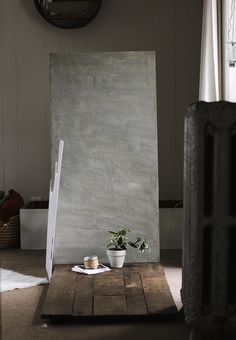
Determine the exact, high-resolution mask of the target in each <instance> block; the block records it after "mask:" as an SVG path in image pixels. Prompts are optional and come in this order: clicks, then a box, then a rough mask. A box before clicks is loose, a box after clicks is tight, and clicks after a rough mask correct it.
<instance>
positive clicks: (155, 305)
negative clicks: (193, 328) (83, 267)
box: [41, 263, 178, 319]
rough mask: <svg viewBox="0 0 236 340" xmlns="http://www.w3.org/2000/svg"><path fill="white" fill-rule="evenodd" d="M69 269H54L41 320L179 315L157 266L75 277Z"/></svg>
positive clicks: (66, 267) (128, 268)
mask: <svg viewBox="0 0 236 340" xmlns="http://www.w3.org/2000/svg"><path fill="white" fill-rule="evenodd" d="M71 267H72V265H56V266H55V269H54V271H53V276H52V280H51V283H50V285H49V287H48V291H47V294H46V297H45V300H44V303H43V308H42V312H41V317H42V318H47V319H58V318H69V319H88V318H89V319H99V318H111V317H112V318H122V319H123V318H137V317H147V318H151V317H155V316H156V317H160V316H166V317H168V316H174V315H176V314H177V313H178V311H177V308H176V306H175V303H174V301H173V298H172V295H171V293H170V290H169V286H168V284H167V281H166V278H165V275H164V271H163V268H162V266H161V265H160V264H157V263H142V264H128V265H126V266H125V267H124V268H122V269H112V270H111V271H110V272H105V273H101V274H96V275H84V274H79V273H75V272H72V271H71Z"/></svg>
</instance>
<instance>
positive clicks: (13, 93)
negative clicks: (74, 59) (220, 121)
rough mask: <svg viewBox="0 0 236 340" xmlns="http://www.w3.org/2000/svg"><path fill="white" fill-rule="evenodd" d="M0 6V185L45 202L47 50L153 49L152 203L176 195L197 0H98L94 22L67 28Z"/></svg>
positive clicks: (25, 8)
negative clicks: (155, 159)
mask: <svg viewBox="0 0 236 340" xmlns="http://www.w3.org/2000/svg"><path fill="white" fill-rule="evenodd" d="M0 6H1V11H0V22H1V30H0V31H1V32H0V46H1V58H2V63H1V65H2V66H1V72H0V77H1V79H0V83H1V86H2V91H1V92H2V93H1V95H2V100H1V102H0V111H1V112H0V124H1V127H0V131H2V133H1V138H0V150H1V151H0V156H1V159H3V161H2V162H1V166H0V184H1V183H2V182H3V183H2V187H5V189H6V190H8V189H9V188H10V187H12V188H15V189H16V190H19V191H20V192H21V194H22V195H23V196H24V198H25V199H26V200H28V199H29V198H30V197H31V196H42V197H44V198H47V197H48V187H49V178H50V148H51V147H50V120H49V117H50V109H49V107H50V105H49V54H50V53H54V52H55V53H74V52H75V53H76V52H83V51H135V50H136V51H137V50H138V51H139V50H155V51H156V52H157V75H158V77H157V107H158V109H157V114H158V129H159V175H160V198H161V199H162V200H165V199H180V198H182V172H183V116H184V114H185V111H186V107H187V105H189V103H191V102H194V101H196V100H197V99H198V76H199V60H200V58H199V57H200V38H201V16H202V15H201V10H202V0H200V1H199V0H192V1H189V0H166V1H162V0H139V1H136V0H119V1H117V0H104V1H103V5H102V8H101V10H100V12H99V14H98V16H97V17H96V18H95V19H94V21H93V22H91V23H90V24H89V25H88V26H86V27H84V28H81V29H75V30H63V29H59V28H57V27H53V26H52V25H49V24H47V23H46V22H45V21H44V19H43V18H41V17H40V15H39V14H38V12H37V10H36V9H35V8H34V3H33V1H28V0H14V1H9V0H0ZM1 169H2V170H1ZM1 173H2V174H3V173H5V178H3V175H2V174H1Z"/></svg>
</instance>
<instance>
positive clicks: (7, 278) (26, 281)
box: [0, 268, 48, 293]
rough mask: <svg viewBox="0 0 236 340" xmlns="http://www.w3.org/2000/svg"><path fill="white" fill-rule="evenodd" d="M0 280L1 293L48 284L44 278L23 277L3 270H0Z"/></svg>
mask: <svg viewBox="0 0 236 340" xmlns="http://www.w3.org/2000/svg"><path fill="white" fill-rule="evenodd" d="M0 280H1V281H0V292H1V293H3V292H6V291H8V290H14V289H16V288H27V287H32V286H38V285H41V284H46V283H48V280H47V279H46V278H42V277H35V276H30V275H24V274H21V273H17V272H14V271H12V270H8V269H3V268H0Z"/></svg>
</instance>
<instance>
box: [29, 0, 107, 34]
mask: <svg viewBox="0 0 236 340" xmlns="http://www.w3.org/2000/svg"><path fill="white" fill-rule="evenodd" d="M34 3H35V6H36V8H37V9H38V11H39V13H40V14H41V15H42V16H43V18H44V19H45V20H47V21H48V22H49V23H51V24H53V25H55V26H57V27H61V28H78V27H83V26H85V25H87V24H88V23H89V22H90V21H92V20H93V18H94V17H95V16H96V15H97V13H98V11H99V9H100V7H101V4H102V0H34Z"/></svg>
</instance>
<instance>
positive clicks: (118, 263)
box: [107, 249, 126, 268]
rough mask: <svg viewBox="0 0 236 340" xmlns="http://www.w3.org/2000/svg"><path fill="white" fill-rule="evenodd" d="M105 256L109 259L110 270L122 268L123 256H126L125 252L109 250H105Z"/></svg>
mask: <svg viewBox="0 0 236 340" xmlns="http://www.w3.org/2000/svg"><path fill="white" fill-rule="evenodd" d="M107 255H108V258H109V262H110V265H111V267H112V268H122V267H123V264H124V261H125V256H126V250H110V249H107Z"/></svg>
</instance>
